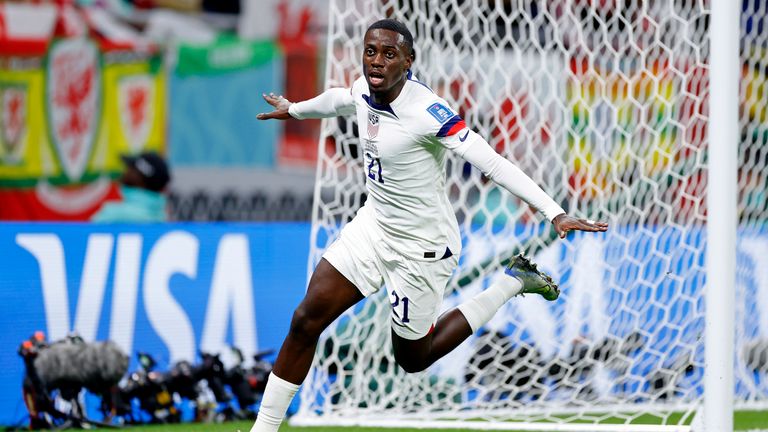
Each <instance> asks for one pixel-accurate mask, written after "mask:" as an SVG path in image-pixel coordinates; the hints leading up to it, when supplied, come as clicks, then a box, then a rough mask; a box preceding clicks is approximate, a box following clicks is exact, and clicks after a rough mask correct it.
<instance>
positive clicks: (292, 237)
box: [0, 223, 310, 424]
mask: <svg viewBox="0 0 768 432" xmlns="http://www.w3.org/2000/svg"><path fill="white" fill-rule="evenodd" d="M309 229H310V227H309V224H305V223H304V224H290V223H268V224H266V223H265V224H152V225H93V224H29V223H27V224H8V223H3V224H0V263H2V264H0V269H1V272H0V314H1V315H0V316H2V320H1V321H0V323H1V324H0V364H2V365H3V367H2V368H0V424H11V423H15V422H18V421H19V420H21V419H22V418H23V417H24V416H25V414H26V408H25V407H24V404H23V402H22V397H21V381H22V377H23V363H22V360H21V358H20V357H19V356H18V355H17V348H18V346H19V345H20V344H21V342H22V341H23V340H24V339H27V338H29V337H30V336H31V335H32V334H33V333H34V332H35V331H38V330H42V331H44V332H45V333H46V335H47V337H48V339H49V340H57V339H60V338H62V337H64V336H66V335H67V334H68V333H70V332H71V331H76V332H77V333H79V334H80V335H81V336H82V337H83V338H85V339H86V340H106V339H111V340H113V341H115V342H117V343H118V345H120V346H121V347H122V348H123V349H124V350H125V351H126V352H127V353H129V354H130V355H131V356H132V357H133V358H132V362H131V369H133V368H135V367H136V362H135V353H136V352H139V351H144V352H148V353H151V354H152V355H153V356H155V358H156V359H157V360H159V367H160V368H161V369H165V368H167V366H168V365H169V364H171V363H173V362H175V361H178V360H190V361H195V360H196V359H197V358H198V357H197V355H198V354H197V353H198V352H199V351H201V350H202V351H207V352H221V351H222V350H224V349H226V348H227V347H229V346H230V345H234V346H237V347H239V348H240V349H242V350H243V351H244V353H246V354H248V353H253V352H256V351H259V350H263V349H270V348H272V349H278V348H279V347H280V344H281V342H282V339H283V337H285V334H286V333H287V330H288V325H289V322H290V317H291V314H292V312H293V309H294V308H295V307H296V305H297V304H298V303H299V301H300V300H301V298H302V297H303V294H304V291H305V288H306V270H307V269H306V265H307V264H306V263H307V256H308V253H309Z"/></svg>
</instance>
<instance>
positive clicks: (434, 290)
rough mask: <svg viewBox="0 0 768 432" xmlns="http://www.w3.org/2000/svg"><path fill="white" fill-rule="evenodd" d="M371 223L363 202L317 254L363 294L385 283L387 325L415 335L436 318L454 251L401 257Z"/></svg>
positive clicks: (454, 262) (403, 334) (411, 336)
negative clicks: (435, 258)
mask: <svg viewBox="0 0 768 432" xmlns="http://www.w3.org/2000/svg"><path fill="white" fill-rule="evenodd" d="M375 224H376V221H374V220H373V217H372V215H370V214H369V211H368V208H366V207H363V208H362V209H360V211H359V212H358V214H357V216H355V218H354V219H352V221H350V222H349V223H348V224H347V225H346V226H345V227H344V228H343V229H342V230H341V235H340V236H339V238H338V239H336V241H335V242H333V244H332V245H331V246H330V247H329V248H328V250H327V251H325V254H323V258H325V259H326V260H327V261H328V262H329V263H330V264H331V265H332V266H333V267H334V268H336V270H338V271H339V272H340V273H341V274H342V275H344V277H346V278H347V279H348V280H349V281H350V282H352V283H353V284H354V285H355V286H356V287H357V289H359V290H360V292H361V293H362V294H363V295H364V296H365V297H368V296H370V295H371V294H374V293H377V292H378V291H379V289H381V286H382V285H385V286H386V287H387V294H388V295H389V300H390V303H391V305H392V315H391V316H392V329H393V330H394V331H395V333H396V334H397V335H398V336H400V337H402V338H405V339H410V340H416V339H421V338H422V337H424V336H426V335H427V334H429V332H430V331H432V328H433V325H434V324H435V322H436V321H437V318H438V313H440V308H441V305H442V302H443V294H444V292H445V286H446V284H447V283H448V279H450V277H451V274H452V273H453V270H454V269H455V268H456V266H457V264H458V256H456V255H453V256H450V257H448V258H445V259H442V260H439V261H418V260H414V259H410V258H407V257H405V256H403V255H401V254H400V253H398V252H397V251H395V250H394V249H392V248H391V247H389V246H388V245H387V244H386V243H385V242H384V240H383V239H382V238H381V233H380V231H379V228H378V227H377V226H376V225H375Z"/></svg>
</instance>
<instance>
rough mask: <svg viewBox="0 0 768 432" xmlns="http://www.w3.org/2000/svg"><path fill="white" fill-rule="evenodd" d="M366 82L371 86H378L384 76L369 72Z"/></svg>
mask: <svg viewBox="0 0 768 432" xmlns="http://www.w3.org/2000/svg"><path fill="white" fill-rule="evenodd" d="M368 82H369V83H371V84H373V85H379V84H381V83H383V82H384V75H382V74H380V73H378V72H371V73H369V74H368Z"/></svg>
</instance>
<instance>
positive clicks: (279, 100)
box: [256, 93, 291, 120]
mask: <svg viewBox="0 0 768 432" xmlns="http://www.w3.org/2000/svg"><path fill="white" fill-rule="evenodd" d="M261 96H262V97H263V98H264V100H265V101H267V103H268V104H270V105H272V106H273V107H274V108H275V109H274V111H272V112H268V113H260V114H259V115H257V116H256V118H257V119H259V120H269V119H277V120H288V119H289V118H291V115H290V114H289V113H288V108H289V107H290V106H291V101H289V100H288V99H286V98H284V97H283V95H279V96H277V95H275V94H274V93H270V94H264V93H262V94H261Z"/></svg>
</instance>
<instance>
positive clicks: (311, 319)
mask: <svg viewBox="0 0 768 432" xmlns="http://www.w3.org/2000/svg"><path fill="white" fill-rule="evenodd" d="M325 327H326V326H325V325H324V321H323V320H322V319H320V318H319V317H317V316H315V315H314V314H312V313H310V311H309V310H307V308H305V307H303V306H302V305H299V307H298V308H296V310H295V311H294V312H293V318H292V319H291V327H290V330H289V332H290V334H291V336H293V337H294V338H299V339H307V340H317V339H318V338H319V337H320V334H321V333H322V332H323V330H325Z"/></svg>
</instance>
